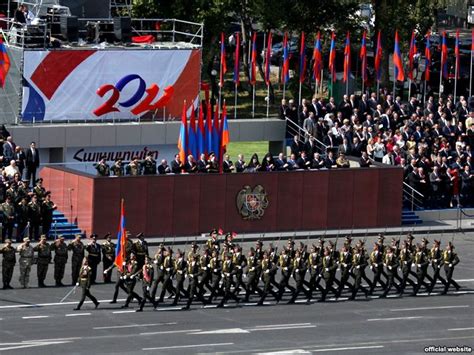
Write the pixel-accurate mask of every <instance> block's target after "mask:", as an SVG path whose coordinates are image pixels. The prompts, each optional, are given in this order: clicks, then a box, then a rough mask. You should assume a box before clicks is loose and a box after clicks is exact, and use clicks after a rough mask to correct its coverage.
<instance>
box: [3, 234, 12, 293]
mask: <svg viewBox="0 0 474 355" xmlns="http://www.w3.org/2000/svg"><path fill="white" fill-rule="evenodd" d="M15 252H16V250H15V248H14V247H13V246H12V240H11V239H7V240H5V245H4V246H3V247H1V248H0V254H2V255H3V260H2V281H3V289H4V290H7V289H12V288H13V287H11V286H10V282H11V279H12V276H13V269H14V268H15V264H16V256H15Z"/></svg>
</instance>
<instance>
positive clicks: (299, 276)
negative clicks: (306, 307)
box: [288, 249, 312, 304]
mask: <svg viewBox="0 0 474 355" xmlns="http://www.w3.org/2000/svg"><path fill="white" fill-rule="evenodd" d="M301 254H302V253H301V250H300V249H298V250H296V252H295V259H294V260H293V267H292V271H293V277H294V279H295V281H296V288H295V292H293V296H292V297H291V299H290V301H289V302H288V304H292V303H295V301H296V298H297V297H298V295H299V294H300V293H301V292H303V293H304V294H305V295H306V298H307V300H308V302H309V301H310V300H311V297H312V295H311V293H310V292H309V291H308V290H307V289H306V288H305V287H304V284H303V282H304V277H305V275H306V261H305V259H304V258H303V257H302V255H301Z"/></svg>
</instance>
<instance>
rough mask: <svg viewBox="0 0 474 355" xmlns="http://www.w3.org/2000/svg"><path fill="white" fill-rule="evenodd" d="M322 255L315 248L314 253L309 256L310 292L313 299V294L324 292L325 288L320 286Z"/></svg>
mask: <svg viewBox="0 0 474 355" xmlns="http://www.w3.org/2000/svg"><path fill="white" fill-rule="evenodd" d="M321 267H322V265H321V254H320V253H319V252H318V251H317V250H316V249H315V248H313V251H312V252H311V253H310V254H309V255H308V269H309V292H310V293H311V298H312V297H313V292H314V291H315V290H316V289H318V290H319V291H321V292H323V290H324V289H323V287H322V286H321V285H320V282H321V277H322V276H321Z"/></svg>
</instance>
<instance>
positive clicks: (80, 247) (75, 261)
mask: <svg viewBox="0 0 474 355" xmlns="http://www.w3.org/2000/svg"><path fill="white" fill-rule="evenodd" d="M67 249H68V250H72V256H71V278H72V285H73V286H74V285H75V284H76V282H77V279H78V277H79V271H80V270H81V267H82V261H83V260H84V254H85V253H84V251H85V247H84V244H83V243H82V241H81V235H80V234H77V235H76V238H75V239H74V240H73V241H72V242H71V243H69V244H68V246H67Z"/></svg>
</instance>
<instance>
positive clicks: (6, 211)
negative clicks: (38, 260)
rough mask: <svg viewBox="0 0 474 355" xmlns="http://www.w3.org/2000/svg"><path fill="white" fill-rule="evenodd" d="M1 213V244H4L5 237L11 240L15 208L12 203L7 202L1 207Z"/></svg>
mask: <svg viewBox="0 0 474 355" xmlns="http://www.w3.org/2000/svg"><path fill="white" fill-rule="evenodd" d="M1 208H2V212H3V221H2V243H4V242H5V237H6V238H8V239H12V238H13V225H14V224H15V206H14V205H13V203H11V202H9V201H7V202H4V203H2V205H1Z"/></svg>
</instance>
